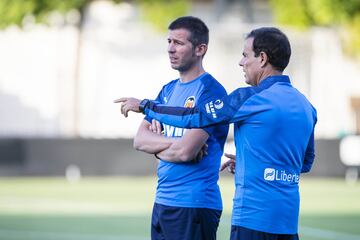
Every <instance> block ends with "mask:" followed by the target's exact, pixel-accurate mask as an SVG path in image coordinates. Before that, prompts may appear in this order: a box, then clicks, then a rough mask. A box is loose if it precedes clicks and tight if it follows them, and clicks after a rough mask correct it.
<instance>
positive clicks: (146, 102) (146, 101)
mask: <svg viewBox="0 0 360 240" xmlns="http://www.w3.org/2000/svg"><path fill="white" fill-rule="evenodd" d="M149 104H150V100H149V99H143V100H142V101H141V102H140V104H139V110H140V112H142V113H144V112H145V108H146V107H147V106H148V105H149Z"/></svg>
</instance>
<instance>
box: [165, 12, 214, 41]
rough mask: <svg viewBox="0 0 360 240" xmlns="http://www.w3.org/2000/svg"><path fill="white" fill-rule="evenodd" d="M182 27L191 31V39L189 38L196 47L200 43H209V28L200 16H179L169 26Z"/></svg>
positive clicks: (173, 27) (172, 28)
mask: <svg viewBox="0 0 360 240" xmlns="http://www.w3.org/2000/svg"><path fill="white" fill-rule="evenodd" d="M180 28H184V29H186V30H188V31H189V32H190V39H188V40H189V41H190V42H191V43H192V45H193V46H194V47H196V46H198V45H200V44H206V45H207V44H209V29H208V27H207V26H206V25H205V23H204V22H203V21H202V20H201V19H200V18H197V17H192V16H184V17H179V18H178V19H176V20H174V21H173V22H172V23H170V25H169V27H168V29H169V30H175V29H180Z"/></svg>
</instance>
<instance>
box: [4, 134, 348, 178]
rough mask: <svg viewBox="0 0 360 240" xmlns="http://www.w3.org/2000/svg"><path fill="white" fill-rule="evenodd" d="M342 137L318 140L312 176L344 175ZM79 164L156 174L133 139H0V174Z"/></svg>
mask: <svg viewBox="0 0 360 240" xmlns="http://www.w3.org/2000/svg"><path fill="white" fill-rule="evenodd" d="M339 142H340V140H339V139H330V140H325V139H319V140H317V141H316V160H315V164H314V166H313V169H312V171H311V173H310V174H309V175H310V176H328V177H343V176H344V175H345V170H346V167H345V166H344V165H343V164H342V163H341V161H340V157H339ZM71 165H75V166H77V167H78V168H79V169H80V171H81V174H82V175H83V176H109V175H154V173H155V171H156V159H155V158H154V157H153V156H152V155H150V154H145V153H142V152H138V151H136V150H134V149H133V147H132V140H131V139H0V176H64V175H65V172H66V169H67V168H68V167H69V166H71Z"/></svg>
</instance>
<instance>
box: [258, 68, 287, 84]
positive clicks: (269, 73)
mask: <svg viewBox="0 0 360 240" xmlns="http://www.w3.org/2000/svg"><path fill="white" fill-rule="evenodd" d="M282 74H283V73H282V72H281V71H279V70H275V69H267V70H265V71H264V72H263V73H262V74H261V76H260V80H259V82H258V83H257V85H259V84H260V83H261V82H262V81H263V80H264V79H266V78H268V77H271V76H279V75H282Z"/></svg>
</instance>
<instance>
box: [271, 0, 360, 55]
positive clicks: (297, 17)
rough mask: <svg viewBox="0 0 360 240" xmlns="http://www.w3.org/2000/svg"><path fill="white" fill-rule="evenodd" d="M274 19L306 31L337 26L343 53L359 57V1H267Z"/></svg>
mask: <svg viewBox="0 0 360 240" xmlns="http://www.w3.org/2000/svg"><path fill="white" fill-rule="evenodd" d="M270 5H271V7H272V8H273V10H274V14H275V20H276V21H277V22H278V23H280V24H284V25H289V26H294V27H297V28H299V29H302V30H304V29H307V28H308V27H310V26H337V27H339V28H341V29H343V30H344V31H343V32H344V38H343V42H344V50H345V51H346V52H347V53H348V54H350V55H352V56H357V57H359V58H360V0H270Z"/></svg>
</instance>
